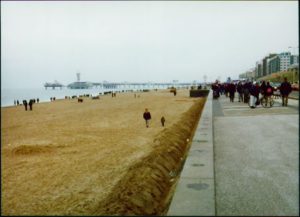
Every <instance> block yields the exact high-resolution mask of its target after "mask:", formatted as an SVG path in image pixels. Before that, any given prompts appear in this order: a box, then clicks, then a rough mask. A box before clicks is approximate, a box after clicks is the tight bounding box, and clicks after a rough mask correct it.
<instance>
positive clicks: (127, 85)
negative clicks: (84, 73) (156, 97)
mask: <svg viewBox="0 0 300 217" xmlns="http://www.w3.org/2000/svg"><path fill="white" fill-rule="evenodd" d="M75 83H78V82H74V83H72V85H73V86H74V84H75ZM80 83H82V84H85V83H89V85H81V86H80V87H81V88H76V85H75V87H73V88H75V89H90V88H99V89H148V88H149V89H166V88H170V87H175V88H189V87H191V86H199V85H202V86H203V85H204V86H205V84H204V83H201V82H176V83H174V82H80ZM77 86H78V85H77ZM44 87H45V88H46V89H47V88H48V87H50V88H52V89H55V88H56V87H58V88H60V89H62V88H63V87H65V86H64V85H63V84H61V83H59V82H54V83H50V82H47V83H45V84H44ZM83 87H85V88H83ZM68 88H70V85H68Z"/></svg>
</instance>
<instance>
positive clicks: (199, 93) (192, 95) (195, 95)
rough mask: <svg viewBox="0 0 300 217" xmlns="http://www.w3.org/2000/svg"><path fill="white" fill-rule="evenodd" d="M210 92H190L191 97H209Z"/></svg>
mask: <svg viewBox="0 0 300 217" xmlns="http://www.w3.org/2000/svg"><path fill="white" fill-rule="evenodd" d="M208 93H209V90H190V97H207V95H208Z"/></svg>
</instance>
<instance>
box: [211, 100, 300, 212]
mask: <svg viewBox="0 0 300 217" xmlns="http://www.w3.org/2000/svg"><path fill="white" fill-rule="evenodd" d="M298 103H299V101H298V100H292V99H289V106H288V107H282V106H281V104H280V100H278V101H277V102H276V103H275V104H274V106H273V107H272V108H263V107H261V106H259V107H257V108H256V109H250V108H249V107H248V105H247V104H244V103H239V102H234V103H230V102H229V98H226V97H225V96H221V97H220V98H219V99H218V100H213V128H214V130H213V134H214V168H215V191H216V195H215V202H216V205H215V209H216V210H215V215H220V216H225V215H231V216H242V215H248V216H257V215H260V216H262V215H269V216H279V215H281V216H293V215H295V216H298V215H299V104H298Z"/></svg>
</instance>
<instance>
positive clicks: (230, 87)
mask: <svg viewBox="0 0 300 217" xmlns="http://www.w3.org/2000/svg"><path fill="white" fill-rule="evenodd" d="M235 91H236V88H235V85H234V83H233V82H231V83H230V84H229V85H228V92H229V98H230V102H233V101H234V93H235Z"/></svg>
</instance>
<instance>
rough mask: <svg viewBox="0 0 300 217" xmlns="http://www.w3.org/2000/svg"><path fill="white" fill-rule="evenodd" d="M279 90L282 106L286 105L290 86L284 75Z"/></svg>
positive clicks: (290, 90)
mask: <svg viewBox="0 0 300 217" xmlns="http://www.w3.org/2000/svg"><path fill="white" fill-rule="evenodd" d="M279 90H280V94H281V98H282V106H287V104H288V98H289V94H290V93H291V92H292V86H291V84H290V83H289V82H288V80H287V78H286V77H285V78H284V80H283V82H282V83H281V85H280V87H279Z"/></svg>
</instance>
